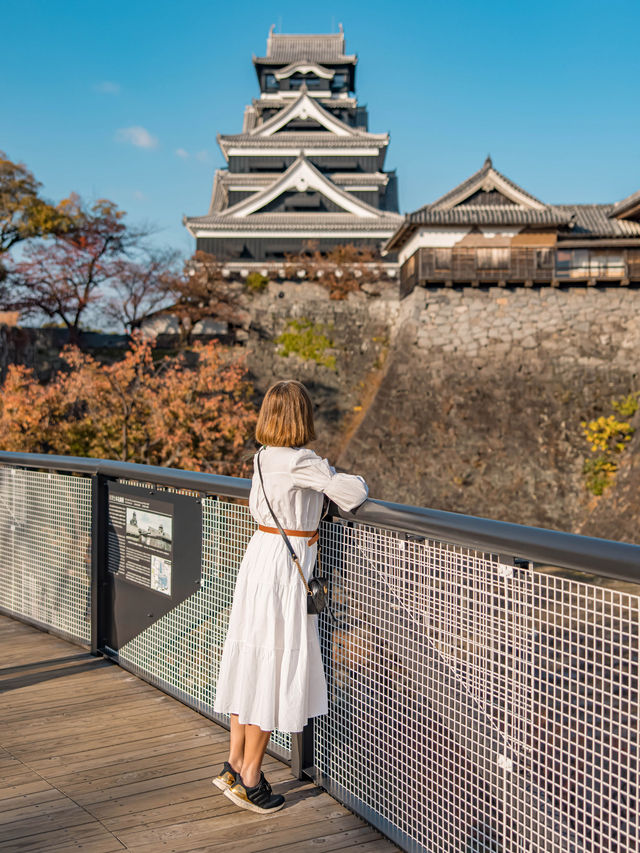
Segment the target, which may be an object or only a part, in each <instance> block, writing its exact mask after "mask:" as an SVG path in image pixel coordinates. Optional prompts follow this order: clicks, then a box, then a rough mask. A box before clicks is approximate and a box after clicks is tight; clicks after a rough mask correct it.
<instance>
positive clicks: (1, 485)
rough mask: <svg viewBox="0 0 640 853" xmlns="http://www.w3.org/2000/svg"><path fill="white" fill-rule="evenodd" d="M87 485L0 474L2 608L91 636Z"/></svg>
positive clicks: (62, 477) (32, 474) (9, 471)
mask: <svg viewBox="0 0 640 853" xmlns="http://www.w3.org/2000/svg"><path fill="white" fill-rule="evenodd" d="M90 581H91V480H90V479H88V478H86V477H75V476H73V475H70V474H56V473H52V472H44V473H43V472H40V471H25V470H23V469H20V468H11V467H4V466H0V607H2V608H3V609H4V610H5V612H7V613H11V614H14V615H16V616H21V617H24V618H28V619H31V620H33V621H35V622H38V623H41V624H43V625H46V626H47V627H50V628H53V629H54V630H56V631H58V632H59V633H62V634H65V635H68V636H70V637H71V638H73V639H75V640H78V641H80V642H83V643H88V642H89V640H90V634H91V607H90V605H91V602H90Z"/></svg>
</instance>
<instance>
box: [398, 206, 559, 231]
mask: <svg viewBox="0 0 640 853" xmlns="http://www.w3.org/2000/svg"><path fill="white" fill-rule="evenodd" d="M569 219H570V215H569V214H568V213H564V212H563V211H560V210H558V209H557V208H554V207H546V208H544V209H543V210H532V209H530V208H526V207H519V206H517V205H513V206H508V207H507V206H505V207H501V206H497V205H486V206H479V205H478V206H472V205H468V206H464V207H453V208H450V209H444V210H443V209H440V208H436V207H434V206H433V205H428V206H426V207H422V208H420V210H416V211H415V212H414V213H410V214H409V215H408V216H407V222H410V223H413V224H417V225H539V226H549V225H563V224H566V223H568V222H569Z"/></svg>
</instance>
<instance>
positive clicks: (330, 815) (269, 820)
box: [0, 615, 398, 853]
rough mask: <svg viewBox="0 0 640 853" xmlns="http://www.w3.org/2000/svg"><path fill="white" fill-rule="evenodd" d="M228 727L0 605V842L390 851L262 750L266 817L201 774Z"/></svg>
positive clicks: (43, 847) (94, 852)
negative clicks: (268, 804)
mask: <svg viewBox="0 0 640 853" xmlns="http://www.w3.org/2000/svg"><path fill="white" fill-rule="evenodd" d="M227 738H228V734H227V732H226V731H225V730H224V729H222V728H220V727H219V726H217V725H215V723H212V722H210V721H209V720H207V719H205V718H204V717H202V716H200V715H199V714H197V713H196V712H195V711H192V710H191V709H189V708H187V707H185V706H184V705H182V704H180V703H179V702H177V701H175V700H174V699H171V698H170V697H169V696H166V695H165V694H164V693H161V692H160V691H158V690H156V689H155V688H154V687H151V686H150V685H149V684H146V683H145V682H144V681H141V680H140V679H138V678H136V677H135V676H133V675H130V674H129V673H128V672H126V671H125V670H123V669H121V668H120V667H118V666H116V665H115V664H113V663H110V662H109V661H105V660H102V659H100V658H94V657H91V655H89V654H88V653H87V652H85V651H84V650H83V649H81V648H80V647H78V646H74V645H71V644H70V643H67V642H65V641H64V640H60V639H58V638H57V637H53V636H51V635H49V634H45V633H42V632H40V631H37V630H35V629H33V628H30V627H29V626H27V625H24V624H22V623H20V622H16V621H14V620H12V619H8V618H6V617H4V616H1V615H0V851H7V853H8V851H11V853H31V852H32V851H56V853H62V851H67V850H84V851H90V853H111V851H117V850H135V851H137V853H160V851H166V853H169V851H202V853H204V851H216V852H217V853H227V851H229V853H231V851H233V853H260V851H268V850H276V851H279V853H285V851H305V850H308V851H318V853H322V851H330V850H348V851H350V853H356V851H362V853H374V851H392V850H397V849H398V848H396V847H395V845H393V844H392V843H391V842H390V841H387V840H386V839H384V838H383V837H382V836H381V835H380V834H379V833H378V832H376V831H375V830H374V829H372V828H371V827H370V826H368V825H367V824H366V823H364V822H363V821H362V820H360V819H359V818H357V817H355V816H354V815H353V814H351V813H350V812H349V811H348V810H347V809H345V808H343V807H342V806H340V805H339V804H338V803H336V801H335V800H333V799H332V798H331V797H330V796H329V795H328V794H327V793H326V792H324V791H321V790H320V789H318V788H316V787H314V786H313V785H312V784H311V783H305V782H299V781H297V780H294V779H292V778H291V772H290V769H289V768H288V767H287V766H286V765H284V764H282V763H281V762H279V761H276V760H275V759H273V758H268V759H267V761H266V763H265V772H266V775H267V777H268V778H269V780H270V781H271V783H272V785H273V789H274V791H276V792H279V793H283V794H285V796H286V798H287V804H286V806H285V808H284V809H283V810H282V811H281V812H279V813H278V814H275V815H272V816H270V817H263V816H261V815H254V814H252V813H251V812H247V811H243V810H241V809H238V808H237V807H236V806H234V805H233V803H231V802H230V801H229V800H228V799H227V798H226V797H224V796H223V795H222V794H221V793H220V792H219V791H218V790H217V789H216V788H215V787H214V786H213V785H212V784H211V777H212V776H213V775H214V774H215V772H217V770H218V768H219V766H220V765H221V764H222V762H223V760H224V759H225V757H226V752H227V742H228V741H227Z"/></svg>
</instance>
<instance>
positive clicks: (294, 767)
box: [291, 720, 313, 779]
mask: <svg viewBox="0 0 640 853" xmlns="http://www.w3.org/2000/svg"><path fill="white" fill-rule="evenodd" d="M308 767H313V720H311V721H310V722H308V723H307V725H306V726H305V727H304V729H303V730H302V731H301V732H294V733H293V734H292V735H291V772H292V773H293V775H294V776H295V778H296V779H303V778H304V777H305V776H306V775H308V774H306V773H305V770H306V769H307V768H308Z"/></svg>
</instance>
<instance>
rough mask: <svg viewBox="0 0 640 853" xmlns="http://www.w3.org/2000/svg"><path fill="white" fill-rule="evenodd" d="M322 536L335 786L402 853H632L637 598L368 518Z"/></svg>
mask: <svg viewBox="0 0 640 853" xmlns="http://www.w3.org/2000/svg"><path fill="white" fill-rule="evenodd" d="M322 540H323V543H324V564H325V565H326V566H330V568H331V574H332V579H333V599H334V601H335V602H336V610H337V614H336V615H337V616H338V620H339V622H340V626H339V627H335V626H332V624H331V623H330V621H329V620H328V619H325V618H323V619H322V620H321V638H322V645H323V654H324V658H325V666H326V672H327V680H328V686H329V706H330V707H329V713H328V715H327V716H326V717H324V718H320V719H319V720H318V721H317V722H316V726H315V744H314V747H315V764H316V768H317V770H318V771H319V774H318V775H319V778H321V779H322V780H323V782H324V784H325V785H326V786H327V787H328V788H329V790H330V791H332V792H333V793H335V794H336V795H338V796H339V797H340V798H341V799H343V800H345V801H346V802H347V803H348V804H349V805H351V806H352V807H353V808H354V810H356V811H361V812H364V813H365V814H369V815H374V816H375V818H374V819H376V820H377V822H378V825H380V826H381V827H383V828H386V829H387V832H388V833H389V834H391V835H393V836H395V837H396V838H398V839H399V840H400V841H401V843H402V844H403V847H405V848H406V849H408V850H427V851H434V853H435V851H437V852H438V853H445V851H446V853H468V851H474V852H477V853H480V851H492V853H525V851H527V853H549V851H563V853H564V851H567V853H609V852H610V853H614V851H615V853H623V851H636V850H638V849H640V844H639V842H640V834H639V830H638V811H637V805H638V802H637V795H638V766H637V764H638V754H637V753H638V742H639V738H638V735H639V724H638V651H639V649H638V626H639V624H640V621H639V619H640V612H639V605H640V599H639V598H638V596H637V595H634V594H630V593H628V592H620V591H616V590H615V589H607V588H602V587H598V586H595V585H593V586H592V585H590V584H585V583H582V582H577V581H574V580H569V579H566V578H563V577H557V576H553V575H549V574H544V573H542V572H536V571H534V570H532V569H530V568H526V569H522V568H517V567H514V566H509V565H507V564H505V563H504V562H501V560H500V558H499V557H497V556H493V555H488V554H482V553H478V552H475V551H471V550H466V549H462V548H459V547H455V546H451V545H446V544H443V543H440V542H433V541H422V542H416V541H407V540H406V539H405V538H404V537H402V535H398V534H395V533H391V532H389V531H384V530H379V529H375V528H371V527H367V526H364V525H356V526H354V527H347V526H344V525H343V524H340V523H329V524H325V525H324V526H323V531H322Z"/></svg>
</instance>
